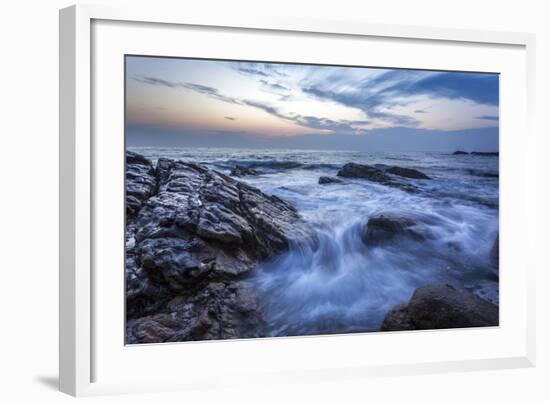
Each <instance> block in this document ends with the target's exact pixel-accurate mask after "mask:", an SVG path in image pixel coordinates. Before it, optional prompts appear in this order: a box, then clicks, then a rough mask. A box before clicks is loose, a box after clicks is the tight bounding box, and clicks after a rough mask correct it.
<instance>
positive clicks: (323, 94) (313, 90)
mask: <svg viewBox="0 0 550 401" xmlns="http://www.w3.org/2000/svg"><path fill="white" fill-rule="evenodd" d="M302 91H303V92H305V93H307V94H310V95H313V96H315V97H317V98H319V99H325V100H332V101H334V102H337V103H341V104H343V105H345V106H348V107H354V108H357V109H360V110H362V111H364V112H365V113H366V114H367V115H368V117H369V119H373V118H378V119H381V120H384V121H387V122H390V123H392V124H397V125H403V126H405V125H406V126H411V127H414V126H417V125H418V121H417V120H415V119H414V118H412V117H408V116H399V115H395V114H392V113H389V112H384V111H380V110H379V108H380V106H385V107H387V106H389V105H396V104H399V103H398V102H397V101H395V100H391V101H390V100H389V99H387V98H386V96H385V95H382V94H369V93H368V92H367V91H361V90H359V91H354V92H333V91H331V90H324V89H322V88H319V87H309V88H302Z"/></svg>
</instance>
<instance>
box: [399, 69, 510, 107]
mask: <svg viewBox="0 0 550 401" xmlns="http://www.w3.org/2000/svg"><path fill="white" fill-rule="evenodd" d="M498 81H499V77H498V75H496V74H479V73H466V72H464V73H461V72H442V73H435V74H431V75H428V76H426V77H425V78H423V79H421V80H418V81H416V82H412V83H410V84H406V83H405V84H401V85H400V84H397V85H396V86H395V87H393V88H391V90H394V91H395V92H397V93H402V94H415V95H418V94H427V95H431V96H434V97H443V98H449V99H466V100H470V101H472V102H474V103H478V104H487V105H492V106H498V101H499V87H498Z"/></svg>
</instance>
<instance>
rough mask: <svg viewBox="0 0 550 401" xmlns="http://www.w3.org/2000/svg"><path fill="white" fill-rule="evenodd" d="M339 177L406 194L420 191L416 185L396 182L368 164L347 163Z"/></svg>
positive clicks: (339, 172) (379, 169)
mask: <svg viewBox="0 0 550 401" xmlns="http://www.w3.org/2000/svg"><path fill="white" fill-rule="evenodd" d="M337 175H338V176H339V177H344V178H362V179H366V180H369V181H372V182H376V183H379V184H382V185H386V186H389V187H393V188H398V189H401V190H403V191H406V192H417V191H418V188H417V187H415V186H414V185H411V184H407V183H404V182H399V181H396V180H394V179H393V178H392V177H390V176H389V175H388V174H386V172H385V171H384V170H383V169H381V168H377V167H373V166H369V165H366V164H357V163H347V164H345V165H344V166H343V167H342V168H341V169H340V171H338V174H337Z"/></svg>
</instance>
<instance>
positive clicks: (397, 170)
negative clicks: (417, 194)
mask: <svg viewBox="0 0 550 401" xmlns="http://www.w3.org/2000/svg"><path fill="white" fill-rule="evenodd" d="M386 171H387V172H388V173H390V174H395V175H399V176H401V177H406V178H415V179H419V180H429V179H430V177H428V176H427V175H426V174H424V173H422V172H420V171H418V170H415V169H414V168H405V167H397V166H393V167H390V168H389V169H387V170H386Z"/></svg>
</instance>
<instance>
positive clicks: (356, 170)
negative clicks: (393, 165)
mask: <svg viewBox="0 0 550 401" xmlns="http://www.w3.org/2000/svg"><path fill="white" fill-rule="evenodd" d="M337 175H338V176H339V177H346V178H364V179H367V180H369V181H374V182H379V183H386V182H390V181H391V178H390V177H389V176H388V175H387V174H385V173H384V171H383V170H381V169H379V168H376V167H372V166H368V165H366V164H357V163H347V164H345V165H344V167H342V168H341V169H340V171H338V174H337Z"/></svg>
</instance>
